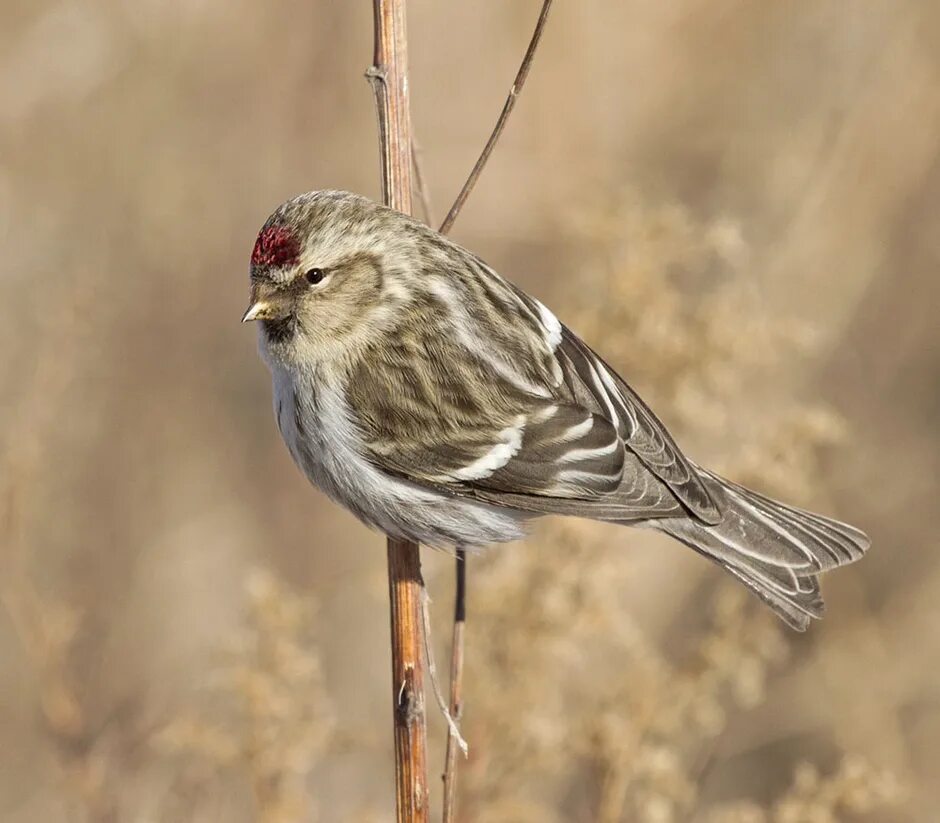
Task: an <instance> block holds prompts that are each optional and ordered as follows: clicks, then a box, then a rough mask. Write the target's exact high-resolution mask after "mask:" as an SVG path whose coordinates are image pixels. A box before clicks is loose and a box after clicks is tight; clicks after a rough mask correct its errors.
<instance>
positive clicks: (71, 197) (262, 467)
mask: <svg viewBox="0 0 940 823" xmlns="http://www.w3.org/2000/svg"><path fill="white" fill-rule="evenodd" d="M539 5H540V4H539V3H538V2H537V0H526V2H522V0H516V1H515V2H512V3H506V2H497V1H496V0H488V2H476V3H458V2H437V3H434V2H431V1H430V0H412V1H411V2H410V3H409V15H410V16H409V27H410V30H409V34H410V44H411V67H412V75H411V88H412V94H413V97H412V105H413V118H414V123H415V129H416V133H417V139H418V141H419V143H420V147H421V156H422V160H423V165H424V171H425V175H426V177H427V179H428V182H429V194H430V199H431V202H432V207H433V210H434V212H435V213H436V217H437V220H440V218H441V216H442V215H443V214H444V212H445V211H446V208H447V206H448V205H449V203H450V200H451V199H452V198H453V196H454V195H455V194H456V191H457V190H458V188H459V186H460V184H461V183H462V181H463V178H464V177H465V175H466V173H467V172H468V170H469V168H470V166H471V164H472V163H473V161H474V159H475V158H476V155H477V153H478V152H479V150H480V148H481V147H482V144H483V142H484V140H485V138H486V136H487V135H488V133H489V131H490V129H491V127H492V124H493V122H494V121H495V118H496V115H497V114H498V112H499V109H500V107H501V106H502V103H503V99H504V96H505V94H506V91H507V89H508V85H509V83H510V82H511V79H512V77H513V75H514V73H515V70H516V68H517V66H518V62H519V60H520V58H521V55H522V53H523V51H524V49H525V45H526V43H527V41H528V38H529V35H530V33H531V30H532V27H533V25H534V22H535V18H536V16H537V13H538V9H539ZM371 26H372V20H371V5H370V4H368V3H364V2H363V3H335V2H327V1H326V0H316V1H315V2H305V3H300V2H293V1H292V0H272V1H271V2H268V3H264V4H262V3H256V2H249V0H229V2H225V3H223V2H221V0H180V2H175V3H164V2H157V0H94V1H93V2H81V3H80V2H75V1H74V0H4V3H3V4H2V8H0V306H2V308H0V313H2V323H0V347H2V352H3V355H2V357H0V385H2V387H3V388H2V392H3V402H2V404H0V433H2V434H0V529H2V531H0V597H2V604H0V605H2V609H0V740H2V745H0V819H2V820H3V821H9V822H10V823H26V821H49V823H58V821H94V822H95V823H98V822H99V821H101V822H102V823H104V822H105V821H108V822H111V821H113V822H114V823H123V821H190V820H192V821H226V822H228V821H232V823H239V821H253V820H260V821H265V822H266V823H286V821H295V820H298V821H299V820H314V819H318V820H323V821H333V820H338V821H347V820H349V821H387V820H391V819H392V802H391V801H392V797H391V793H392V760H391V725H390V719H391V711H390V705H389V704H390V690H389V682H388V680H389V661H388V625H387V605H386V589H385V586H386V583H385V552H384V544H383V540H382V538H381V537H380V536H379V535H376V534H373V533H370V532H369V531H367V530H366V529H364V528H363V527H361V526H360V525H359V524H358V523H357V522H355V521H354V519H353V518H352V517H351V516H350V515H348V514H346V513H345V512H343V511H341V510H339V509H338V508H336V507H335V506H333V505H330V504H329V503H328V502H327V501H326V500H325V498H324V497H322V496H321V495H320V494H319V493H318V492H315V491H314V490H313V489H311V488H310V487H309V486H308V484H307V483H306V481H305V480H304V479H303V478H302V477H301V475H300V473H299V472H298V471H297V470H296V469H295V468H294V466H293V464H292V463H291V461H290V459H289V457H288V455H287V452H286V450H285V449H284V448H283V446H282V444H281V442H280V439H279V437H278V434H277V430H276V426H275V425H274V422H273V416H272V413H271V399H270V386H269V379H268V375H267V373H266V371H265V369H264V367H263V366H262V364H261V363H260V361H259V360H258V358H257V356H256V352H255V348H256V340H255V330H254V329H252V328H247V327H245V326H241V325H240V324H239V322H238V320H239V317H240V315H241V312H242V311H243V310H244V307H245V305H246V299H247V259H248V255H249V253H250V250H251V247H252V244H253V242H254V238H255V234H256V232H257V230H258V228H259V227H260V225H261V223H262V222H263V221H264V219H265V218H266V217H267V215H268V214H269V212H270V211H272V210H273V208H274V207H275V206H276V205H277V204H278V203H280V202H281V201H282V200H284V199H286V198H288V197H291V196H293V195H295V194H297V193H299V192H302V191H306V190H309V189H319V188H342V189H350V190H353V191H357V192H361V193H363V194H366V195H370V196H373V197H377V196H379V193H380V187H379V177H378V151H377V144H376V127H375V122H374V107H373V101H372V97H371V94H370V90H369V88H368V85H367V83H366V81H365V80H364V79H363V72H364V70H365V69H366V67H367V66H368V65H369V63H370V61H371V47H372V42H371V38H372V31H371ZM454 236H455V237H456V239H457V240H459V241H460V242H462V243H463V244H465V245H467V246H469V247H470V248H472V249H473V250H474V251H476V252H477V253H479V254H480V255H481V256H483V257H484V258H485V259H486V260H487V261H488V262H490V263H491V264H492V265H493V266H494V267H495V268H496V269H497V270H499V271H501V272H502V273H503V274H505V275H506V276H508V277H509V278H511V279H513V280H515V281H517V282H518V283H520V284H521V285H522V286H523V287H525V288H526V289H528V290H529V291H530V292H532V293H534V294H535V295H537V296H538V297H539V298H541V299H543V300H544V301H545V302H546V303H548V304H549V305H551V306H553V307H554V308H555V310H556V313H557V314H558V315H559V316H560V317H561V318H562V319H563V320H565V321H566V322H568V323H569V324H570V325H572V326H573V327H574V328H575V329H577V330H578V331H579V332H581V333H582V334H583V335H584V336H585V337H586V339H587V340H588V341H589V342H590V343H591V344H592V345H594V346H595V347H596V348H597V349H598V350H599V351H600V352H601V353H602V354H603V355H605V356H606V357H607V358H608V359H610V360H612V361H613V363H614V364H615V365H616V366H617V367H618V368H619V369H620V370H621V371H622V372H623V373H624V375H625V377H627V379H628V380H630V381H631V382H632V383H633V385H634V386H635V387H636V388H637V389H638V390H639V391H640V393H641V394H642V395H643V396H644V397H646V398H647V400H648V401H650V403H651V404H652V405H653V407H654V408H655V409H656V410H657V411H658V413H659V414H660V415H661V416H662V417H663V419H664V420H665V422H666V423H667V424H668V425H669V426H670V427H671V429H672V430H673V432H674V433H675V434H676V436H677V438H678V440H679V441H680V443H682V444H683V446H684V447H685V449H686V450H687V451H688V452H689V453H690V454H691V455H692V456H694V457H695V459H697V460H699V461H700V462H704V463H706V464H709V465H713V466H714V467H716V468H718V469H720V470H721V471H723V472H726V473H728V474H729V475H731V476H732V477H734V478H736V479H738V480H740V481H743V482H747V483H749V484H752V485H755V486H758V487H760V488H762V489H763V490H765V491H767V492H769V493H772V494H774V495H776V496H779V497H783V498H785V499H787V500H789V501H790V502H794V503H798V504H802V505H806V506H811V507H812V508H814V509H816V510H818V511H822V512H825V513H828V514H833V515H836V516H839V517H841V518H844V519H846V520H849V521H851V522H853V523H855V524H857V525H859V526H862V527H864V528H865V529H866V530H867V531H869V532H870V534H871V535H872V537H873V539H874V548H873V549H872V551H871V553H870V554H869V556H868V557H867V558H866V559H865V560H864V561H863V562H861V563H859V564H858V565H856V566H852V567H850V568H848V569H844V570H842V571H840V572H838V573H836V574H834V575H832V576H831V577H829V578H827V579H826V580H825V581H824V589H825V594H826V599H827V604H828V608H829V614H828V616H827V618H826V620H825V621H823V622H822V623H818V624H815V625H814V626H813V627H812V628H811V630H810V631H809V632H808V633H807V634H805V635H797V634H795V633H791V632H789V631H787V630H785V628H784V627H783V626H782V624H779V623H778V622H777V621H776V620H775V619H774V618H773V616H772V615H770V614H768V613H766V612H765V611H764V610H763V609H762V608H761V607H760V606H759V604H756V603H754V602H752V600H751V599H750V598H749V597H748V596H747V595H746V594H744V593H743V592H741V591H739V590H738V589H737V588H736V587H735V586H734V585H733V584H731V583H730V582H729V581H728V580H726V579H725V578H724V576H723V575H721V573H720V572H719V571H718V570H717V569H715V568H714V567H712V566H710V565H709V564H707V563H705V562H704V561H702V560H701V559H699V558H698V557H696V556H694V555H693V553H691V552H689V551H687V550H686V549H684V548H682V547H680V546H678V545H676V544H673V543H670V542H669V541H668V540H666V539H661V538H658V537H656V536H652V535H646V534H642V533H638V532H635V531H632V530H618V529H616V528H615V527H610V526H601V525H597V524H590V523H580V522H571V521H560V520H555V521H548V522H545V523H544V524H542V525H540V526H539V527H538V529H537V530H536V533H535V535H534V536H533V538H532V539H530V540H528V541H526V542H525V543H522V544H514V545H510V546H505V547H502V548H500V549H498V550H494V551H492V552H488V553H485V554H483V555H482V556H480V557H475V558H473V559H472V560H471V563H470V567H469V586H470V594H469V612H470V618H469V625H468V641H467V642H468V647H467V666H468V673H467V683H466V720H465V734H466V736H467V738H468V740H469V742H470V747H471V754H470V759H469V761H467V762H465V763H463V764H462V765H461V774H460V785H461V820H464V821H487V822H489V821H497V822H499V821H503V823H514V822H515V821H523V823H524V822H525V821H569V820H572V821H595V820H597V821H603V822H604V823H616V822H617V821H642V822H643V823H669V822H670V821H681V820H694V821H705V822H706V823H799V822H801V821H807V822H809V821H813V822H814V823H822V822H824V821H830V820H840V821H841V820H850V821H854V820H865V821H889V823H890V821H930V820H936V819H937V809H938V808H940V784H938V781H937V780H936V777H937V763H938V762H940V606H938V600H940V563H938V548H940V546H938V541H937V536H936V531H935V527H934V523H933V521H934V519H935V515H936V513H937V505H938V504H937V500H938V494H940V483H938V474H940V430H938V418H940V380H938V378H940V324H938V323H937V320H936V306H937V301H938V299H940V280H938V276H937V274H938V267H940V5H938V4H937V3H936V2H933V1H932V0H868V2H866V3H846V2H842V0H807V1H806V2H802V3H753V2H745V0H711V1H710V2H703V0H674V1H673V2H669V3H662V2H655V1H654V0H622V2H619V3H601V2H579V3H563V2H561V3H557V4H556V7H555V9H554V11H553V15H552V19H551V20H550V22H549V26H548V30H547V33H546V36H545V39H544V42H543V46H542V48H541V50H540V52H539V54H538V55H537V57H536V61H535V65H534V68H533V71H532V74H531V76H530V79H529V83H528V85H527V87H526V89H525V92H524V94H523V96H522V97H521V100H520V103H519V105H518V106H517V108H516V111H515V113H514V115H513V119H512V120H511V121H510V124H509V127H508V129H507V132H506V134H505V136H504V139H503V141H502V143H501V145H500V146H499V148H498V150H497V152H496V154H495V155H494V157H493V160H492V162H491V164H490V166H489V168H488V169H487V171H486V173H485V174H484V176H483V178H482V181H481V183H480V185H479V186H478V188H477V189H476V191H475V193H474V195H473V197H472V198H471V200H470V201H469V204H468V206H467V208H466V209H465V211H464V212H463V215H462V216H461V218H460V220H459V221H458V223H457V225H456V227H455V230H454ZM424 563H425V570H426V577H427V581H428V585H429V588H430V591H431V594H432V596H433V597H434V605H433V620H434V629H435V641H436V645H437V646H438V649H439V651H438V658H439V663H441V661H443V660H446V654H447V642H448V641H449V636H450V625H449V619H450V609H451V604H452V596H453V586H452V576H453V568H452V561H451V560H450V558H448V557H446V556H442V555H439V554H435V553H433V552H428V551H425V555H424ZM445 668H446V666H445ZM429 715H430V725H431V736H432V751H431V776H432V778H434V779H433V780H432V799H433V802H434V803H435V808H436V807H437V803H438V801H439V796H440V792H439V783H438V781H437V779H436V776H437V774H438V773H439V770H440V764H441V763H442V745H441V742H442V739H443V736H444V726H443V723H442V721H441V719H440V717H439V716H438V715H437V713H436V712H435V711H433V710H431V711H430V712H429Z"/></svg>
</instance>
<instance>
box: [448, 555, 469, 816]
mask: <svg viewBox="0 0 940 823" xmlns="http://www.w3.org/2000/svg"><path fill="white" fill-rule="evenodd" d="M456 570H457V588H456V594H455V596H454V635H453V639H452V641H451V660H450V716H451V718H452V719H453V722H454V724H455V725H456V726H457V728H458V729H459V728H460V717H461V714H462V713H463V657H464V653H463V650H464V627H465V626H466V622H467V554H466V552H465V551H464V550H463V549H458V550H457V560H456ZM459 750H460V739H459V738H458V736H457V735H456V734H454V732H453V731H452V730H448V733H447V756H446V760H445V766H444V817H443V823H453V821H454V820H455V819H456V818H455V815H456V813H457V752H458V751H459Z"/></svg>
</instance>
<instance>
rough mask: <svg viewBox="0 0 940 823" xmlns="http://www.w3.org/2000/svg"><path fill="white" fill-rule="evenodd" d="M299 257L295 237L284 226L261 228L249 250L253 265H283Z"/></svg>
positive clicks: (294, 261)
mask: <svg viewBox="0 0 940 823" xmlns="http://www.w3.org/2000/svg"><path fill="white" fill-rule="evenodd" d="M299 257H300V244H299V243H298V242H297V238H296V237H294V235H293V234H292V233H291V232H290V230H289V229H287V228H286V227H284V226H268V227H267V228H266V229H262V231H261V234H259V235H258V239H257V240H256V241H255V247H254V249H252V252H251V265H253V266H284V265H287V264H288V263H296V262H297V260H298V258H299Z"/></svg>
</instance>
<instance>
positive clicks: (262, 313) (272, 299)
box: [242, 289, 291, 323]
mask: <svg viewBox="0 0 940 823" xmlns="http://www.w3.org/2000/svg"><path fill="white" fill-rule="evenodd" d="M259 291H260V290H259ZM290 311H291V302H290V298H289V296H288V295H286V294H284V293H282V292H278V291H268V290H264V291H261V293H260V294H259V293H258V291H256V290H254V289H253V290H252V292H251V305H250V306H248V311H246V312H245V313H244V314H243V315H242V323H248V322H250V321H251V320H281V319H283V318H284V317H287V315H288V314H290Z"/></svg>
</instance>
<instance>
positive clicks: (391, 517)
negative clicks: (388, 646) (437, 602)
mask: <svg viewBox="0 0 940 823" xmlns="http://www.w3.org/2000/svg"><path fill="white" fill-rule="evenodd" d="M272 377H273V382H274V411H275V415H276V417H277V423H278V428H279V429H280V432H281V436H282V437H283V439H284V442H285V444H286V445H287V448H288V450H289V451H290V453H291V456H292V457H293V459H294V462H296V463H297V465H298V466H299V467H300V468H301V470H302V471H303V472H304V474H306V475H307V477H308V478H309V479H310V481H311V482H312V483H314V484H315V485H316V486H317V487H319V488H320V489H321V490H322V491H323V492H325V493H326V494H327V495H328V496H329V497H331V498H332V499H333V500H335V501H336V502H337V503H339V504H340V505H342V506H344V507H345V508H347V509H349V510H350V511H351V512H352V513H353V514H355V515H356V516H357V517H358V518H359V519H360V520H362V521H363V522H365V523H366V524H367V525H369V526H372V527H373V528H377V529H380V530H381V531H384V532H386V533H387V534H392V535H394V536H397V537H407V538H410V539H415V540H419V541H420V542H422V543H426V544H429V545H433V546H439V547H443V546H454V545H464V546H467V547H472V546H480V545H486V544H490V543H497V542H503V541H506V540H515V539H518V538H519V537H521V536H522V535H523V534H524V528H523V521H524V520H525V519H526V516H525V515H522V514H521V513H519V512H515V511H510V510H507V509H502V508H500V507H497V506H493V505H490V504H486V503H478V502H476V501H472V500H465V499H461V498H456V497H453V496H451V495H446V494H442V493H440V492H437V491H435V490H433V489H430V488H427V487H423V486H419V485H417V484H415V483H412V482H409V481H408V480H405V479H402V478H398V477H392V476H390V475H388V474H386V473H384V472H382V471H380V470H379V469H377V468H376V467H375V466H374V465H372V464H371V463H370V462H369V461H368V460H366V459H365V457H364V456H363V454H364V450H363V448H362V444H361V439H360V435H359V432H358V428H357V425H356V422H355V420H354V419H353V418H352V415H351V412H350V409H349V407H348V404H347V403H346V400H345V394H346V393H345V391H344V389H345V387H344V386H343V385H340V384H337V383H333V382H332V381H330V380H328V379H323V378H322V376H321V377H320V378H317V379H316V380H314V379H312V378H311V377H310V376H295V375H292V374H290V373H289V372H287V371H286V370H285V369H282V368H272Z"/></svg>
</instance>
